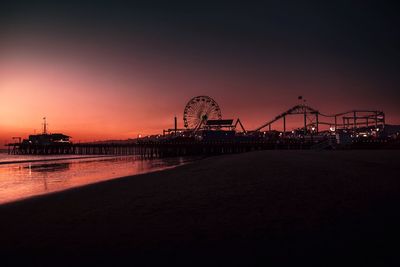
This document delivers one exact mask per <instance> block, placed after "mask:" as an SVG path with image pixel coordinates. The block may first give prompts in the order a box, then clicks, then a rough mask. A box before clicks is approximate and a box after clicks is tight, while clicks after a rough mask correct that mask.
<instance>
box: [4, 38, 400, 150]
mask: <svg viewBox="0 0 400 267" xmlns="http://www.w3.org/2000/svg"><path fill="white" fill-rule="evenodd" d="M23 40H24V39H18V38H16V42H10V43H8V44H3V46H2V47H1V48H2V49H1V51H0V52H1V54H0V56H1V60H0V142H1V143H0V144H1V145H3V144H4V143H6V142H9V141H11V137H13V136H22V137H27V135H29V134H32V133H33V132H34V131H35V129H36V131H37V132H40V131H41V127H42V126H41V123H42V117H44V116H46V117H47V119H48V123H49V131H50V132H62V133H65V134H67V135H71V136H72V137H73V141H75V142H76V141H92V140H101V139H127V138H135V137H136V136H137V135H138V134H142V135H146V134H154V133H161V132H162V129H166V128H172V127H173V117H174V115H177V116H178V126H180V127H182V124H183V123H182V112H183V109H184V106H185V105H186V102H187V101H188V100H189V99H190V98H191V97H194V96H196V95H209V96H211V97H213V98H214V99H215V100H216V101H217V102H218V103H219V105H220V107H221V110H222V114H223V117H224V118H233V119H235V118H238V117H239V118H240V119H241V120H242V122H243V124H244V125H245V127H246V128H248V129H253V128H255V127H257V126H259V125H261V124H263V123H264V122H266V121H268V120H270V119H272V118H274V117H275V116H276V115H277V114H279V113H281V112H283V111H285V110H286V109H288V108H289V107H291V106H292V105H294V104H297V96H298V95H304V97H305V98H306V99H307V100H308V103H309V105H310V106H313V107H315V108H316V109H319V110H320V111H321V112H323V113H328V114H330V113H335V112H341V111H344V110H351V109H354V108H369V109H382V110H384V111H386V112H387V121H388V123H393V124H396V123H397V124H400V116H399V113H400V110H399V106H398V99H396V95H393V96H391V95H390V94H389V95H388V94H381V93H380V86H381V85H382V84H380V83H379V81H377V82H374V81H372V82H371V80H368V79H367V77H366V76H365V74H362V73H357V72H353V71H350V70H349V69H346V68H347V67H348V66H345V65H341V64H337V63H331V64H327V65H326V66H325V67H321V66H319V65H318V66H313V65H312V64H309V63H310V62H311V63H312V61H310V62H307V64H302V63H298V62H291V61H287V62H284V63H279V64H276V62H272V63H271V64H270V65H262V66H257V68H254V66H252V65H251V62H250V63H249V62H247V63H243V62H240V61H239V60H238V61H235V60H233V61H232V62H230V63H231V64H227V63H226V61H224V60H223V59H218V58H211V59H208V60H207V61H206V62H205V61H201V60H199V61H197V60H195V59H196V58H189V59H187V58H185V57H183V56H179V54H178V55H161V54H151V53H143V50H138V51H137V52H135V50H134V49H133V51H131V53H130V54H129V55H126V54H122V56H121V55H113V54H110V55H107V54H106V50H104V48H101V49H90V47H89V48H86V49H82V47H80V48H79V49H65V50H62V49H60V48H57V49H54V50H52V48H53V47H46V46H43V45H37V44H29V43H28V44H27V43H26V42H23ZM38 47H40V49H38ZM310 60H312V59H310ZM246 64H247V65H246ZM298 121H299V122H298V123H296V119H288V124H289V126H288V127H290V125H291V126H292V127H298V126H301V118H299V120H298ZM279 127H281V126H279Z"/></svg>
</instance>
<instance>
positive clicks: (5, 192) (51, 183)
mask: <svg viewBox="0 0 400 267" xmlns="http://www.w3.org/2000/svg"><path fill="white" fill-rule="evenodd" d="M188 160H189V159H188V158H186V159H185V158H169V159H152V160H142V159H138V158H137V157H133V156H126V157H111V158H110V157H107V158H103V157H102V158H81V159H65V160H57V161H43V162H20V163H13V164H2V165H0V203H5V202H11V201H14V200H17V199H21V198H26V197H30V196H34V195H40V194H46V193H49V192H55V191H60V190H65V189H68V188H71V187H76V186H81V185H85V184H90V183H95V182H99V181H104V180H110V179H113V178H117V177H122V176H127V175H133V174H140V173H146V172H151V171H156V170H162V169H166V168H171V167H173V166H177V165H181V164H184V163H185V162H187V161H188Z"/></svg>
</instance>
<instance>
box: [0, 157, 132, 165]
mask: <svg viewBox="0 0 400 267" xmlns="http://www.w3.org/2000/svg"><path fill="white" fill-rule="evenodd" d="M32 156H35V155H32ZM36 156H38V157H40V156H42V155H40V156H39V155H36ZM49 156H51V155H49ZM124 156H125V157H127V156H126V155H97V156H96V155H93V156H86V157H84V156H81V157H72V158H52V159H32V160H12V161H0V165H5V164H18V163H30V162H46V161H59V160H70V159H93V158H113V157H124Z"/></svg>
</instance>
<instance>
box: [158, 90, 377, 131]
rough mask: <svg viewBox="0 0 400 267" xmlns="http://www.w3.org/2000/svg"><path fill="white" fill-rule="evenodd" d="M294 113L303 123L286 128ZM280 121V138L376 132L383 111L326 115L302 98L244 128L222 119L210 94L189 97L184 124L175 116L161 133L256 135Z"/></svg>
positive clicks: (231, 120)
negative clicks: (288, 119) (287, 121)
mask: <svg viewBox="0 0 400 267" xmlns="http://www.w3.org/2000/svg"><path fill="white" fill-rule="evenodd" d="M299 100H303V98H302V97H301V96H300V97H299ZM293 115H298V116H300V117H302V124H303V127H301V128H298V129H295V130H290V131H288V129H287V123H286V119H287V117H288V116H293ZM279 124H280V125H282V128H283V131H280V132H279V133H280V136H281V137H283V138H284V137H287V136H290V135H292V134H293V133H294V132H296V133H297V136H307V135H314V136H318V135H319V134H326V133H330V134H333V133H338V132H348V133H352V134H354V133H358V132H366V131H369V132H368V135H369V134H372V133H373V134H376V132H379V131H382V130H383V129H384V128H385V113H384V112H383V111H379V110H351V111H347V112H342V113H337V114H332V115H327V114H324V113H321V112H319V111H318V110H316V109H314V108H312V107H310V106H308V105H306V103H305V100H303V101H302V103H301V104H298V105H295V106H294V107H292V108H290V109H288V110H287V111H285V112H283V113H281V114H279V115H278V116H276V117H275V118H273V119H272V120H269V121H268V122H266V123H264V124H262V125H261V126H259V127H257V128H256V129H254V130H246V129H245V128H244V126H243V124H242V122H241V121H240V119H237V120H236V122H235V123H233V119H222V113H221V108H220V107H219V105H218V103H217V102H216V101H215V100H214V99H212V98H211V97H209V96H196V97H194V98H192V99H190V100H189V102H188V103H187V104H186V106H185V109H184V111H183V125H184V128H183V129H178V128H177V119H176V117H175V128H173V129H167V130H164V131H163V135H164V136H166V135H167V136H183V137H185V136H186V137H189V136H192V137H200V138H201V137H203V136H208V137H210V136H214V137H215V138H220V137H222V136H230V137H232V136H234V135H241V136H243V135H247V136H259V135H260V134H261V135H262V134H264V135H265V134H268V133H271V132H277V131H276V130H275V131H274V130H273V128H272V126H276V125H279ZM238 126H240V127H238ZM321 128H325V129H324V130H322V129H321ZM211 133H212V134H211Z"/></svg>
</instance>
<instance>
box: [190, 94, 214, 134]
mask: <svg viewBox="0 0 400 267" xmlns="http://www.w3.org/2000/svg"><path fill="white" fill-rule="evenodd" d="M221 118H222V115H221V109H220V108H219V106H218V104H217V102H215V100H214V99H212V98H211V97H209V96H196V97H193V98H192V99H190V100H189V102H188V103H187V104H186V107H185V110H184V111H183V122H184V126H185V128H187V129H196V128H198V127H200V125H201V124H203V123H205V122H206V121H207V120H220V119H221Z"/></svg>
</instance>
